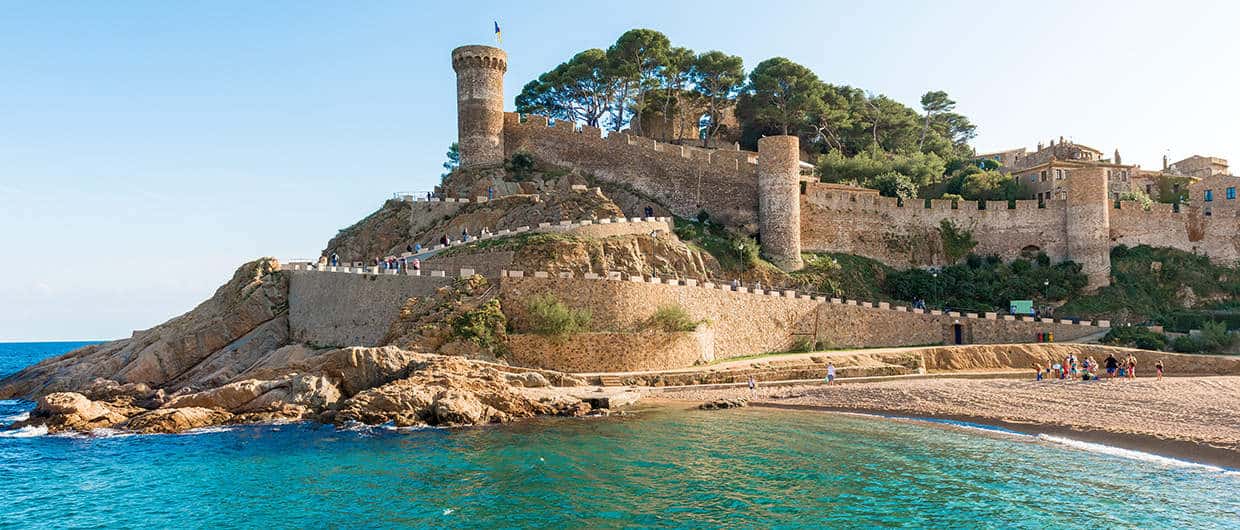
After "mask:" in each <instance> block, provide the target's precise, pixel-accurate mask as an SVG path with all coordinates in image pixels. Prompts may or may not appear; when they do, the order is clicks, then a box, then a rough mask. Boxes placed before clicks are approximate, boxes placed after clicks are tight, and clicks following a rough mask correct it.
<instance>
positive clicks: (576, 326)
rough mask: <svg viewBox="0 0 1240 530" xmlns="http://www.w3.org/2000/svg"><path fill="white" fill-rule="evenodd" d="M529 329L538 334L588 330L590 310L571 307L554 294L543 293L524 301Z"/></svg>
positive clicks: (562, 333) (558, 333)
mask: <svg viewBox="0 0 1240 530" xmlns="http://www.w3.org/2000/svg"><path fill="white" fill-rule="evenodd" d="M525 311H526V313H527V315H528V317H529V323H528V327H529V330H530V331H532V332H534V333H537V334H539V335H565V334H570V333H583V332H585V331H588V328H589V325H590V316H591V315H590V311H589V310H585V309H573V308H571V307H568V306H567V305H565V304H564V303H563V302H561V301H560V300H559V299H558V298H556V297H555V295H552V294H544V295H538V296H535V297H533V298H530V299H529V300H528V301H526V302H525Z"/></svg>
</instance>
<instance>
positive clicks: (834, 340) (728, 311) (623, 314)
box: [500, 273, 1106, 359]
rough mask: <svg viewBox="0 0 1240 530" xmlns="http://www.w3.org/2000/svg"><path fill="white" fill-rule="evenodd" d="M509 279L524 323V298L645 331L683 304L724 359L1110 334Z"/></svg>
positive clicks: (849, 305)
mask: <svg viewBox="0 0 1240 530" xmlns="http://www.w3.org/2000/svg"><path fill="white" fill-rule="evenodd" d="M509 275H510V276H509V277H505V278H502V279H501V280H500V297H501V305H502V306H503V307H504V312H505V313H506V314H507V315H508V316H509V318H510V319H513V320H514V321H515V322H518V323H519V322H520V321H521V320H522V319H523V318H525V311H524V301H525V300H528V299H529V297H531V296H535V295H540V294H552V295H554V296H555V297H556V298H558V299H559V300H561V301H562V302H564V303H565V304H567V305H569V306H570V307H573V308H577V309H588V310H589V311H590V312H591V315H592V321H591V327H593V328H594V329H605V330H615V331H625V332H632V331H638V330H641V329H642V327H643V323H644V322H646V321H647V320H648V319H649V318H650V317H651V315H653V314H654V312H655V310H656V309H658V308H659V307H660V306H663V305H673V304H674V305H679V306H680V307H683V308H684V309H685V310H686V311H688V312H689V314H690V315H692V316H693V318H695V319H698V320H703V321H706V322H707V323H708V324H707V327H708V328H709V330H710V331H711V333H712V334H713V348H712V350H713V355H714V357H715V358H718V359H727V358H732V357H738V356H745V355H754V354H760V353H769V352H779V351H787V350H789V349H791V348H792V347H793V346H794V345H795V344H797V343H798V342H803V341H809V342H822V343H825V344H827V345H830V346H832V347H874V346H913V345H922V344H937V343H954V342H955V331H956V330H955V327H956V326H960V331H961V339H962V341H963V342H966V343H969V342H974V343H1004V342H1033V341H1034V340H1036V335H1037V333H1039V332H1043V333H1045V332H1050V333H1054V335H1055V337H1056V340H1059V341H1067V340H1074V339H1078V338H1081V337H1085V336H1088V335H1093V334H1097V333H1101V332H1103V331H1105V324H1106V323H1102V324H1103V326H1093V325H1090V323H1088V322H1086V323H1082V324H1074V323H1071V322H1067V321H1054V320H1051V319H1044V320H1037V321H1035V320H1033V319H1017V318H1015V317H1010V316H999V315H995V314H993V313H988V314H983V315H977V314H965V315H961V314H958V313H953V314H942V313H940V312H937V311H932V312H925V311H921V310H909V309H907V308H903V307H890V306H888V305H887V304H885V303H882V304H871V303H869V302H858V301H853V300H838V299H833V300H827V299H823V298H820V297H819V298H811V297H809V296H808V295H801V294H797V293H794V292H791V291H786V292H782V293H757V292H747V291H744V290H742V291H731V290H728V289H726V288H724V287H721V286H715V285H713V284H700V285H698V284H696V283H695V282H692V281H690V280H686V283H694V285H669V284H667V283H666V281H658V282H655V281H652V280H651V279H644V278H639V277H632V278H627V279H619V278H616V276H615V275H613V276H612V277H613V278H616V279H611V280H608V279H583V278H532V277H525V276H524V275H522V276H521V277H512V276H511V275H512V273H509Z"/></svg>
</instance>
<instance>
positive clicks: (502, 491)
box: [0, 344, 1240, 528]
mask: <svg viewBox="0 0 1240 530" xmlns="http://www.w3.org/2000/svg"><path fill="white" fill-rule="evenodd" d="M6 348H7V349H8V352H7V353H6ZM64 349H66V348H65V347H62V346H60V345H50V346H47V345H45V346H43V347H42V350H40V351H42V352H43V353H41V354H32V353H30V351H29V347H27V349H26V352H25V353H23V354H20V355H28V356H29V359H28V361H26V362H12V361H11V359H10V358H11V357H12V356H14V355H19V354H16V353H13V351H12V350H13V346H12V345H5V344H0V367H4V368H5V369H6V370H13V369H15V367H17V366H21V365H24V364H28V363H29V362H31V361H33V360H35V359H36V358H37V357H38V356H39V355H47V354H49V353H52V352H59V351H63V350H64ZM29 407H30V405H29V404H26V403H18V402H0V416H4V417H10V418H11V417H12V416H14V415H19V414H21V413H22V412H24V411H26V410H29ZM0 421H3V422H4V423H7V422H9V421H10V420H0ZM12 434H13V433H12V432H9V433H7V435H6V436H3V437H0V498H2V499H4V502H3V503H0V527H10V526H12V527H48V526H54V527H96V528H102V527H117V526H120V527H138V528H166V527H179V528H254V527H264V528H301V527H311V526H327V527H349V528H352V527H401V526H412V527H559V528H584V527H591V528H598V527H604V528H606V527H720V526H731V527H746V528H752V527H784V528H799V527H821V526H830V527H874V526H906V527H927V526H932V527H953V528H975V527H1012V528H1113V527H1132V528H1190V527H1191V528H1228V527H1230V528H1236V527H1240V475H1238V474H1237V473H1236V472H1229V471H1227V470H1221V469H1218V468H1212V467H1208V466H1197V465H1191V464H1187V463H1183V462H1177V461H1173V460H1169V459H1162V458H1158V457H1153V456H1151V455H1142V454H1139V453H1130V452H1124V451H1117V450H1111V449H1108V448H1105V447H1100V446H1090V445H1085V444H1078V445H1068V444H1070V443H1071V442H1066V441H1060V440H1056V439H1053V438H1041V439H1040V438H1035V437H1029V436H1024V435H1016V434H1014V433H1002V432H987V431H983V430H979V429H973V428H967V427H956V426H943V425H932V424H925V423H921V422H910V421H897V420H889V419H881V418H871V417H863V416H848V415H839V414H824V413H815V412H793V411H770V410H758V409H735V410H727V411H711V412H697V411H694V412H686V411H669V410H654V411H646V412H641V413H637V414H634V415H631V416H628V417H622V418H616V417H613V418H602V419H586V420H579V419H546V420H538V421H533V422H528V423H521V424H514V425H503V426H492V427H483V428H472V429H458V430H438V429H423V430H412V431H399V430H393V429H385V428H382V427H379V428H369V429H364V430H358V431H337V430H335V429H333V428H331V427H321V426H313V425H304V424H293V425H266V426H246V427H238V428H229V429H207V430H204V431H201V432H197V433H192V434H181V435H155V436H98V437H81V436H77V437H69V436H30V437H14V436H12ZM27 434H33V433H27Z"/></svg>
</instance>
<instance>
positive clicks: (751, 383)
mask: <svg viewBox="0 0 1240 530" xmlns="http://www.w3.org/2000/svg"><path fill="white" fill-rule="evenodd" d="M757 392H758V383H757V382H755V381H754V380H753V376H752V375H751V376H749V395H750V396H753V395H755V394H757Z"/></svg>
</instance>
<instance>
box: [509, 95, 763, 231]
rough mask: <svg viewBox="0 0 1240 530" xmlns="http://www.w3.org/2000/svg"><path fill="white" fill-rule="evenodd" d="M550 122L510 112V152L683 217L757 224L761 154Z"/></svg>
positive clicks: (565, 122) (566, 122) (570, 123)
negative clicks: (628, 191)
mask: <svg viewBox="0 0 1240 530" xmlns="http://www.w3.org/2000/svg"><path fill="white" fill-rule="evenodd" d="M547 123H548V121H547V118H545V117H542V116H525V117H524V118H523V117H522V116H520V115H518V114H515V113H506V114H505V115H504V149H505V153H506V155H507V156H511V155H512V153H514V152H516V151H526V152H529V153H531V154H533V155H534V156H535V157H537V158H539V159H540V160H543V161H545V162H548V163H551V164H555V165H562V166H568V167H574V168H578V169H580V170H582V171H585V172H587V173H590V174H592V175H594V176H595V177H596V178H598V179H600V180H602V181H604V182H608V183H613V184H618V185H623V186H629V187H632V188H633V189H635V190H636V191H638V192H640V193H642V194H645V195H647V196H650V197H652V198H654V199H655V200H657V201H659V202H661V203H662V204H663V205H664V206H666V207H667V208H668V209H670V210H671V211H672V212H673V213H675V214H676V215H678V216H681V217H693V216H696V215H697V214H698V211H699V210H703V209H704V210H706V211H707V212H708V213H709V214H710V215H711V217H713V218H715V219H718V220H719V221H721V222H724V223H728V224H734V225H752V224H754V223H756V222H757V210H758V176H757V162H756V157H757V154H756V153H752V152H746V151H733V150H706V149H700V148H696V147H691V146H682V145H672V144H665V143H660V142H656V141H654V140H651V139H648V138H643V137H639V136H633V135H629V134H627V133H623V132H613V133H610V134H609V135H607V136H606V137H605V138H604V137H603V136H602V130H600V129H598V128H595V127H582V128H581V129H580V130H579V129H578V128H577V126H576V125H575V124H573V123H572V122H568V121H563V120H561V121H557V122H555V124H554V126H550V127H549V126H548V124H547Z"/></svg>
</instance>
